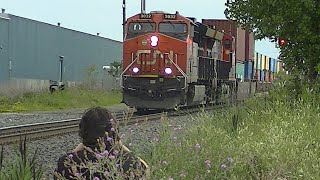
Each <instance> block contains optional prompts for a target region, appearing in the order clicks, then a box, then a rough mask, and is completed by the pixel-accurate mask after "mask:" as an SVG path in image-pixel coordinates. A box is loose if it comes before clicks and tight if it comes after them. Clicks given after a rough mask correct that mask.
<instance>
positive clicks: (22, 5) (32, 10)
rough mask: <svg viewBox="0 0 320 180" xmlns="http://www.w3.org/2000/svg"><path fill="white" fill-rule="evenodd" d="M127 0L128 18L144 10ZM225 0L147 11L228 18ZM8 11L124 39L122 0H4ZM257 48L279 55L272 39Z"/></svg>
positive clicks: (166, 0) (166, 2) (154, 2)
mask: <svg viewBox="0 0 320 180" xmlns="http://www.w3.org/2000/svg"><path fill="white" fill-rule="evenodd" d="M126 1H127V17H129V16H132V15H134V14H137V13H139V12H140V0H126ZM225 2H226V1H225V0H146V10H147V12H148V11H153V10H161V11H166V12H168V13H174V12H175V11H179V12H180V14H182V15H183V16H190V17H191V16H192V17H196V18H197V19H198V21H201V19H209V18H212V19H213V18H214V19H225V16H224V13H223V12H224V9H225V6H224V3H225ZM0 8H5V9H6V12H7V13H10V14H13V15H17V16H22V17H26V18H30V19H34V20H38V21H43V22H47V23H50V24H57V22H60V23H61V26H63V27H66V28H71V29H75V30H78V31H82V32H87V33H91V34H96V33H97V32H99V33H100V35H101V36H104V37H107V38H111V39H115V40H119V41H121V40H122V0H91V1H88V0H50V1H49V0H28V1H27V0H0ZM256 51H258V52H260V53H262V54H265V55H268V56H271V57H274V58H277V56H278V55H279V50H278V49H276V48H275V45H274V44H273V43H270V42H269V41H268V40H266V41H261V42H256Z"/></svg>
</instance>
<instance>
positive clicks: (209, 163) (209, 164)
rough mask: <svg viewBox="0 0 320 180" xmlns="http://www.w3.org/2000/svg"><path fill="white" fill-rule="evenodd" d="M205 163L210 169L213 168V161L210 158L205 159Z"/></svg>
mask: <svg viewBox="0 0 320 180" xmlns="http://www.w3.org/2000/svg"><path fill="white" fill-rule="evenodd" d="M204 163H205V164H206V167H207V168H208V169H210V168H211V161H210V160H208V159H207V160H205V161H204Z"/></svg>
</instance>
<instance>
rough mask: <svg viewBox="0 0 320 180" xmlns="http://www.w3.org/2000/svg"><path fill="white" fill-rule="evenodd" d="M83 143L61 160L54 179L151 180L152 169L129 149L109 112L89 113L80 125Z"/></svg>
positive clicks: (94, 110)
mask: <svg viewBox="0 0 320 180" xmlns="http://www.w3.org/2000/svg"><path fill="white" fill-rule="evenodd" d="M79 128H80V130H79V136H80V138H81V139H82V143H80V144H79V145H78V146H77V147H76V148H75V149H74V150H73V151H72V152H70V153H67V154H66V155H64V156H62V157H60V158H59V160H58V167H57V168H56V170H55V172H54V179H90V180H91V179H93V180H100V179H148V178H149V167H148V165H147V164H146V163H145V162H144V161H143V160H142V159H140V158H139V157H136V156H135V155H134V154H133V153H132V152H131V151H130V150H129V149H128V148H127V147H125V146H124V145H123V144H122V143H121V140H120V138H119V136H118V133H117V128H116V122H115V119H114V118H113V117H112V114H111V112H110V111H109V110H107V109H105V108H101V107H95V108H90V109H88V110H87V111H86V112H85V113H84V115H83V117H82V118H81V121H80V124H79Z"/></svg>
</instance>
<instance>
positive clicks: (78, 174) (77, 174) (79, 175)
mask: <svg viewBox="0 0 320 180" xmlns="http://www.w3.org/2000/svg"><path fill="white" fill-rule="evenodd" d="M74 175H75V176H76V177H81V176H82V174H81V173H78V172H76V173H74Z"/></svg>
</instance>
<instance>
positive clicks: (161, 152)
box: [146, 87, 320, 179]
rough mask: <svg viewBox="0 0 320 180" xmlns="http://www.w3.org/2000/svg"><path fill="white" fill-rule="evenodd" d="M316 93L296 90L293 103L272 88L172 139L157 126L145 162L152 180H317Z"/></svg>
mask: <svg viewBox="0 0 320 180" xmlns="http://www.w3.org/2000/svg"><path fill="white" fill-rule="evenodd" d="M284 88H286V87H283V88H282V90H283V89H284ZM319 90H320V89H319ZM318 92H320V91H317V90H316V89H313V90H310V89H308V88H305V89H303V88H302V93H301V94H302V96H301V97H300V98H299V99H298V100H295V99H289V96H288V95H289V94H290V92H288V91H287V92H285V93H283V92H282V91H278V90H277V88H275V91H274V92H270V93H271V96H267V97H266V98H263V97H262V98H253V99H250V100H248V101H246V102H245V104H243V105H241V107H237V108H231V109H229V110H219V111H216V112H214V113H213V114H212V113H209V112H204V113H200V114H199V115H198V116H197V117H195V119H194V121H192V122H193V123H194V126H193V127H192V128H190V129H188V130H186V133H185V134H184V135H182V137H181V138H178V139H177V138H176V137H175V134H176V132H175V131H176V130H174V129H172V128H171V127H169V126H168V123H166V122H163V124H164V126H165V127H164V130H163V131H162V134H161V137H160V141H159V143H157V144H155V145H154V147H153V149H152V153H150V154H149V155H148V156H147V159H146V160H147V162H148V163H149V164H150V165H151V167H152V179H168V178H170V177H172V178H173V179H317V178H319V177H320V172H319V171H318V169H319V161H320V152H319V151H318V149H319V148H320V143H319V141H318V140H319V138H320V133H319V128H320V114H319V112H320V101H319V100H320V99H319V97H317V96H318ZM284 95H285V96H284ZM315 98H317V99H315Z"/></svg>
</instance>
